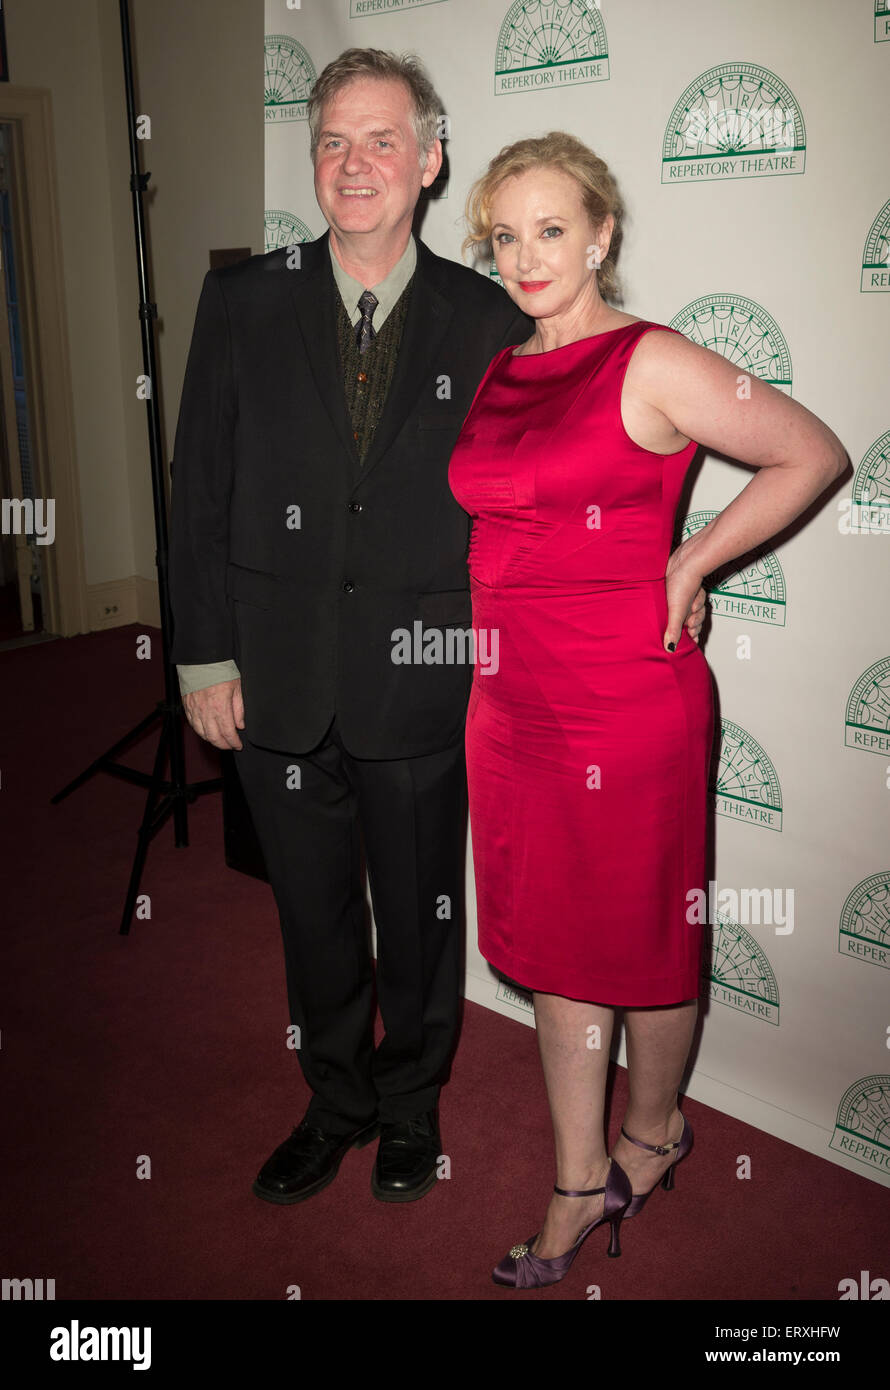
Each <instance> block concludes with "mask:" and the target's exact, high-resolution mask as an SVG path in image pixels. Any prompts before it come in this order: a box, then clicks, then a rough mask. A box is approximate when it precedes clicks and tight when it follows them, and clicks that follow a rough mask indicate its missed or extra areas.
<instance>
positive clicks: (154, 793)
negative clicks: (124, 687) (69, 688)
mask: <svg viewBox="0 0 890 1390" xmlns="http://www.w3.org/2000/svg"><path fill="white" fill-rule="evenodd" d="M171 717H175V716H171V714H170V711H169V710H167V711H166V712H165V715H164V718H163V719H162V721H161V736H160V738H159V739H158V750H157V753H156V754H155V763H154V767H153V769H152V774H151V786H150V787H149V789H148V796H147V797H146V798H145V812H144V814H143V817H142V824H141V825H140V827H139V833H138V835H137V837H136V858H135V859H134V860H133V870H132V872H131V874H130V884H129V887H128V888H127V900H126V902H125V903H124V915H123V917H122V918H121V935H122V936H126V935H127V934H128V933H129V930H130V922H131V921H132V918H133V909H134V908H135V906H136V896H137V894H138V892H139V882H140V879H141V878H142V870H143V869H144V867H145V856H146V855H147V853H148V846H149V844H150V843H151V837H152V834H153V828H152V822H153V819H154V812H155V806H156V805H157V802H158V788H159V787H160V784H161V779H162V775H163V772H164V762H165V760H166V757H167V743H168V740H169V738H170V722H171Z"/></svg>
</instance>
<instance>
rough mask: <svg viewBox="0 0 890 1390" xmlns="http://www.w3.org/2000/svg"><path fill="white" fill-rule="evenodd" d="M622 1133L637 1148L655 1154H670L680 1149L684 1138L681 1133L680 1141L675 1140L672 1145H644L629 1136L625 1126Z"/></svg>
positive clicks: (684, 1126) (684, 1127)
mask: <svg viewBox="0 0 890 1390" xmlns="http://www.w3.org/2000/svg"><path fill="white" fill-rule="evenodd" d="M685 1129H686V1121H685V1120H684V1121H683V1130H684V1131H685ZM621 1133H622V1134H623V1135H624V1137H625V1139H629V1140H630V1142H631V1143H632V1144H636V1146H637V1148H639V1149H649V1150H650V1152H651V1153H654V1154H669V1153H670V1152H671V1150H672V1149H679V1147H680V1139H682V1138H683V1135H682V1133H681V1135H680V1139H675V1140H674V1142H673V1143H672V1144H644V1143H643V1141H642V1139H634V1137H633V1135H631V1134H628V1132H627V1130H626V1129H625V1128H624V1125H622V1126H621Z"/></svg>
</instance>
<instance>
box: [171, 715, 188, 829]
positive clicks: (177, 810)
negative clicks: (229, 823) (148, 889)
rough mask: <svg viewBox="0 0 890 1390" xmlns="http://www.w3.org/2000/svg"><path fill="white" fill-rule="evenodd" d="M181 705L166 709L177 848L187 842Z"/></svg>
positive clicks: (186, 804)
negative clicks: (169, 728)
mask: <svg viewBox="0 0 890 1390" xmlns="http://www.w3.org/2000/svg"><path fill="white" fill-rule="evenodd" d="M181 710H182V706H181V705H180V704H179V703H178V702H177V703H176V704H175V705H174V706H173V707H172V708H171V709H169V710H168V714H167V718H168V719H169V721H170V723H171V725H172V728H171V731H170V782H171V784H172V786H173V788H174V795H175V799H174V802H173V843H174V845H175V846H176V848H177V849H184V848H185V847H187V845H188V842H189V823H188V802H187V800H186V796H185V795H183V794H182V793H183V790H184V791H185V792H187V791H188V787H187V784H186V780H185V742H184V739H183V727H182V724H183V721H182V717H181Z"/></svg>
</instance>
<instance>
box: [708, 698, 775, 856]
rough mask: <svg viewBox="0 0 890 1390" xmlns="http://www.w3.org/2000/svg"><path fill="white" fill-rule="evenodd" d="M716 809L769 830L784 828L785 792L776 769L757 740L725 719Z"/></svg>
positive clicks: (718, 813) (715, 794)
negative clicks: (783, 796) (783, 802)
mask: <svg viewBox="0 0 890 1390" xmlns="http://www.w3.org/2000/svg"><path fill="white" fill-rule="evenodd" d="M711 790H712V792H713V794H714V810H715V811H716V812H717V815H718V816H728V817H729V818H730V819H731V820H740V821H747V822H748V823H749V824H750V825H761V826H764V827H765V828H766V829H767V830H781V829H782V789H781V787H780V786H779V779H778V777H777V775H776V769H775V768H774V767H773V765H772V762H771V761H770V759H769V758H768V757H767V755H766V753H765V752H764V750H763V749H762V748H761V746H760V744H759V743H758V742H757V740H756V739H754V738H752V737H751V735H750V734H749V733H748V731H747V730H746V729H742V728H740V727H739V725H738V724H731V723H730V722H729V720H728V719H723V720H721V738H720V761H719V765H718V768H717V781H716V785H715V786H714V787H712V788H711Z"/></svg>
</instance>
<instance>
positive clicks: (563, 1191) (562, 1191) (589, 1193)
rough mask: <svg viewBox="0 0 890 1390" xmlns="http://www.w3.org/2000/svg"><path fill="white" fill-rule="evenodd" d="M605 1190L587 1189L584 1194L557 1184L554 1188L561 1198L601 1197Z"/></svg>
mask: <svg viewBox="0 0 890 1390" xmlns="http://www.w3.org/2000/svg"><path fill="white" fill-rule="evenodd" d="M611 1166H612V1160H611V1158H610V1159H609V1167H610V1168H611ZM605 1190H606V1189H605V1188H604V1187H588V1188H585V1190H584V1191H583V1192H575V1191H573V1190H572V1189H571V1188H566V1187H557V1186H556V1185H555V1184H554V1187H553V1191H554V1192H558V1193H559V1195H560V1197H599V1196H600V1194H601V1193H603V1192H605Z"/></svg>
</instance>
